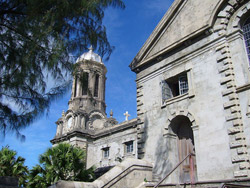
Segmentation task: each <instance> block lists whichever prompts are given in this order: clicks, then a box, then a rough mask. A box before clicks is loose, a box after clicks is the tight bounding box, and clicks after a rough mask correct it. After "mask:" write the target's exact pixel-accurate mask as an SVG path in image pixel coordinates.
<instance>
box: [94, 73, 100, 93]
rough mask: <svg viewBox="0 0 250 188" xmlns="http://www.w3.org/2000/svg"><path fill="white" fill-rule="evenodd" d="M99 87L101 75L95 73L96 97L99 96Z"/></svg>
mask: <svg viewBox="0 0 250 188" xmlns="http://www.w3.org/2000/svg"><path fill="white" fill-rule="evenodd" d="M98 88H99V75H98V74H96V75H95V90H94V97H98Z"/></svg>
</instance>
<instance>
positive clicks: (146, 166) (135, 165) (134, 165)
mask: <svg viewBox="0 0 250 188" xmlns="http://www.w3.org/2000/svg"><path fill="white" fill-rule="evenodd" d="M132 167H144V168H152V167H151V166H148V165H138V164H133V165H131V166H129V167H128V168H126V169H125V170H123V171H122V172H120V173H119V174H118V175H116V176H115V177H113V178H112V179H111V180H109V181H108V182H107V183H105V184H104V185H103V186H102V187H101V188H104V187H105V186H107V185H108V184H110V183H111V182H112V181H114V180H115V179H116V178H118V177H119V176H121V175H122V174H124V173H125V172H127V171H128V170H130V169H131V168H132ZM120 179H121V178H118V180H116V181H115V182H117V181H119V180H120Z"/></svg>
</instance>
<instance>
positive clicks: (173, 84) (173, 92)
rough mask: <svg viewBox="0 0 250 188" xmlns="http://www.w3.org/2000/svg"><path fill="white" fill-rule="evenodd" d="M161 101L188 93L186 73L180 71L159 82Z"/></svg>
mask: <svg viewBox="0 0 250 188" xmlns="http://www.w3.org/2000/svg"><path fill="white" fill-rule="evenodd" d="M161 87H162V102H163V103H164V101H165V100H168V99H170V98H172V97H176V96H179V95H183V94H185V93H188V90H189V88H188V79H187V73H181V74H179V75H177V76H174V77H171V78H169V79H167V80H164V81H162V82H161Z"/></svg>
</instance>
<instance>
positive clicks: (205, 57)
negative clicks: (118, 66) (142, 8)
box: [52, 0, 250, 187]
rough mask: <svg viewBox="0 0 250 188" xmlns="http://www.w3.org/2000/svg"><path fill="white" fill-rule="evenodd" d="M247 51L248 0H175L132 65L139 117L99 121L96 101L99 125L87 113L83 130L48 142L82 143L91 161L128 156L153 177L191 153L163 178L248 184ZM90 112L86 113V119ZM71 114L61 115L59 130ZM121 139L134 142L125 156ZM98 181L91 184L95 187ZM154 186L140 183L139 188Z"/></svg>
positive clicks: (249, 42)
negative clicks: (148, 166) (146, 165)
mask: <svg viewBox="0 0 250 188" xmlns="http://www.w3.org/2000/svg"><path fill="white" fill-rule="evenodd" d="M243 26H244V27H245V26H247V29H246V30H247V31H248V30H249V33H248V34H246V32H245V31H244V32H243ZM248 39H249V40H248ZM246 45H248V46H246ZM249 54H250V2H249V0H175V1H174V3H173V5H172V6H171V7H170V9H169V10H168V12H167V13H166V14H165V15H164V17H163V18H162V20H161V21H160V22H159V24H158V25H157V27H156V28H155V30H154V31H153V33H152V34H151V36H150V37H149V38H148V40H147V41H146V43H145V44H144V46H143V47H142V48H141V50H140V51H139V52H138V54H137V55H136V57H135V58H134V60H133V61H132V63H131V64H130V67H131V70H132V71H134V72H135V73H136V75H137V79H136V84H137V115H138V117H137V119H134V120H130V121H128V122H124V123H122V124H119V125H118V124H116V123H113V124H112V123H111V124H108V125H109V126H104V125H105V122H109V121H110V118H107V117H106V115H105V108H104V106H105V105H102V104H104V103H105V102H104V100H102V102H101V103H98V104H100V105H99V106H98V109H95V108H96V107H95V106H94V107H93V106H92V107H91V108H92V110H97V111H98V113H99V114H100V115H99V116H100V117H101V118H99V120H98V121H97V123H94V121H95V120H94V119H93V120H91V118H87V119H88V120H87V119H86V120H85V121H86V122H88V121H90V123H89V124H87V125H89V126H87V127H88V128H86V129H83V128H82V129H80V130H74V131H71V132H70V131H69V132H68V133H67V134H62V135H59V136H58V133H57V136H56V137H55V139H54V140H52V143H54V144H55V143H57V142H59V141H63V140H68V141H70V142H72V143H73V142H74V143H78V145H79V143H80V142H81V143H84V148H87V151H88V152H87V153H88V156H87V157H88V159H87V160H88V165H89V166H91V165H94V164H95V165H97V166H98V167H102V166H112V165H117V164H120V163H119V162H120V160H124V159H126V158H129V157H133V158H138V159H141V160H142V161H147V162H149V163H151V164H152V167H153V168H152V178H153V180H154V181H158V180H159V179H161V178H162V177H164V176H165V175H166V174H167V173H168V172H170V171H171V170H172V169H173V168H174V167H175V166H176V165H177V164H178V163H179V162H180V161H182V159H183V158H184V157H185V156H187V155H188V154H189V153H194V154H195V157H192V158H190V161H188V160H186V161H184V162H183V163H182V164H181V165H180V166H179V167H178V168H177V169H176V170H175V171H174V172H173V173H172V174H171V175H170V176H169V177H168V178H167V179H166V180H165V181H164V182H163V183H171V184H172V185H175V184H179V183H185V182H191V180H192V181H193V183H195V182H196V185H197V187H199V186H198V185H201V184H206V183H207V184H213V183H218V184H219V183H226V182H227V183H231V182H236V181H237V182H244V183H245V184H249V182H250V165H249V160H250V158H249V157H250V155H249V153H250V119H249V118H250V68H249V67H250V63H249V62H250V55H249ZM83 62H85V60H84V61H83ZM82 69H83V70H85V69H86V68H82ZM103 69H104V68H103ZM104 72H105V71H103V74H102V76H105V73H104ZM100 87H101V86H100ZM102 87H103V88H102V89H103V90H104V88H105V87H104V86H102ZM73 90H74V88H73ZM103 93H104V92H103ZM72 95H73V94H72ZM71 100H72V101H73V102H74V98H73V99H71ZM80 101H81V100H80ZM73 102H72V104H74V105H71V106H70V110H72V111H77V110H78V111H80V112H82V111H81V110H79V109H82V110H85V107H81V106H77V104H80V103H81V102H79V101H77V102H76V103H73ZM89 102H90V101H89ZM86 104H87V103H86ZM75 106H77V108H76V109H74V107H75ZM83 106H84V105H83ZM73 109H74V110H73ZM90 111H91V110H90ZM90 111H88V110H85V111H84V113H86V114H87V115H86V116H87V117H90V116H91V115H90V114H89V113H90ZM69 113H70V111H67V113H66V115H63V117H62V119H59V123H58V127H60V125H61V124H65V122H66V120H64V119H67V118H64V116H65V117H67V114H69ZM74 113H75V112H74ZM63 118H64V119H63ZM111 118H112V117H111ZM60 122H62V123H60ZM77 122H79V120H78V121H77ZM112 122H115V120H113V119H112ZM91 125H93V126H91ZM102 125H103V126H102ZM64 126H65V125H64ZM81 126H83V124H81ZM91 127H93V128H92V129H91ZM59 132H60V131H59ZM71 135H72V136H71ZM80 140H81V141H80ZM127 143H133V146H131V145H130V146H131V147H133V152H132V153H130V154H129V155H127V154H126V149H125V148H126V144H127ZM111 149H112V151H111ZM107 150H108V151H109V157H108V158H105V157H103V154H104V153H105V152H106V154H107ZM106 154H105V155H106ZM138 161H139V160H138ZM123 162H124V163H123V164H126V160H124V161H123ZM127 167H128V166H127ZM192 168H193V169H192ZM124 169H125V167H124ZM145 172H146V171H145ZM112 173H113V172H110V173H109V174H106V175H107V176H112ZM147 173H148V172H147ZM147 173H145V174H144V175H145V177H146V176H147V177H149V176H150V175H148V174H147ZM190 173H193V177H192V176H190ZM142 174H143V173H142ZM146 174H147V175H146ZM113 175H114V174H113ZM142 176H143V175H140V177H142ZM192 178H194V179H192ZM121 179H122V178H121ZM102 180H103V179H102ZM105 181H106V180H105ZM112 181H113V180H112ZM119 181H120V180H119ZM121 181H122V180H121ZM97 182H98V180H96V181H95V183H93V184H91V186H93V187H98V186H97V184H96V183H97ZM103 185H104V183H103V184H102V186H103ZM107 185H108V184H107ZM119 185H120V184H119ZM138 185H139V184H138ZM153 185H155V182H153V183H152V182H151V183H149V184H148V185H147V183H143V182H142V183H141V185H140V187H152V186H153ZM102 186H101V187H102ZM83 187H84V186H83ZM103 187H105V186H103ZM108 187H109V186H108ZM123 187H130V186H129V183H127V184H126V185H123Z"/></svg>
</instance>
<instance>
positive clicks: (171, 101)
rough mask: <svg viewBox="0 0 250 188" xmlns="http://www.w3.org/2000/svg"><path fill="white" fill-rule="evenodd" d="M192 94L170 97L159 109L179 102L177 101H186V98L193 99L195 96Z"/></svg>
mask: <svg viewBox="0 0 250 188" xmlns="http://www.w3.org/2000/svg"><path fill="white" fill-rule="evenodd" d="M191 93H192V92H188V93H185V94H182V95H178V96H176V97H172V98H170V99H167V100H165V101H164V102H163V104H162V106H161V108H165V107H166V106H167V105H170V104H173V103H175V102H179V101H182V100H185V99H188V98H192V97H194V96H195V95H194V94H191Z"/></svg>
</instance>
